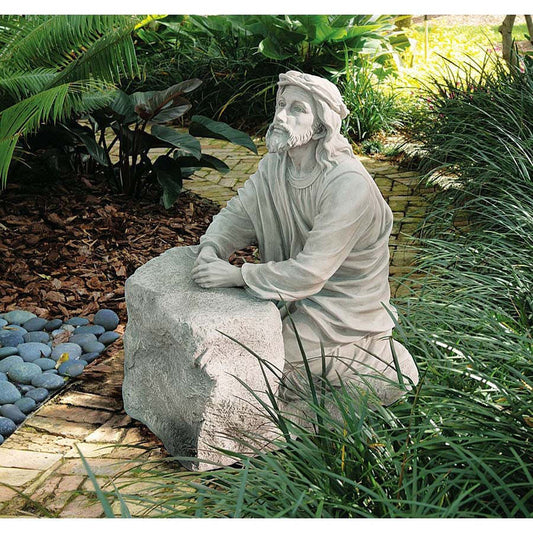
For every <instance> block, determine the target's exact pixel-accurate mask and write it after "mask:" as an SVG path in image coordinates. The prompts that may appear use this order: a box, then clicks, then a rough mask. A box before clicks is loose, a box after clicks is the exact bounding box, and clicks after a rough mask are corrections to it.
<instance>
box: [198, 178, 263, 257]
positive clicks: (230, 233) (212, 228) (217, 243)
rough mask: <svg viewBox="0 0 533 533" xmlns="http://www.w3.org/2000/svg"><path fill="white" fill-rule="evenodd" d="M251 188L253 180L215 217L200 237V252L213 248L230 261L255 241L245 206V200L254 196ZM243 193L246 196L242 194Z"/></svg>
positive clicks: (249, 180) (252, 227) (252, 226)
mask: <svg viewBox="0 0 533 533" xmlns="http://www.w3.org/2000/svg"><path fill="white" fill-rule="evenodd" d="M252 177H253V176H252ZM251 188H253V182H252V178H250V179H248V180H247V182H246V184H245V186H244V187H243V188H242V189H240V190H239V194H238V195H237V196H234V197H233V198H232V199H231V200H230V201H229V202H228V204H227V205H226V207H224V208H223V209H222V210H221V211H220V213H218V214H217V215H215V216H214V217H213V221H212V222H211V224H210V225H209V227H208V228H207V231H206V232H205V234H204V235H203V236H202V237H200V246H199V249H200V250H201V249H202V248H204V247H205V246H213V247H214V248H215V249H216V251H217V255H218V256H219V257H220V258H222V259H228V258H229V256H230V255H231V254H232V253H233V252H234V251H235V250H240V249H241V248H244V247H246V246H248V245H250V244H251V243H252V242H253V241H254V240H255V229H254V225H253V223H252V220H251V219H250V217H249V216H248V214H247V212H246V210H245V209H244V205H243V198H244V199H246V198H250V197H252V196H253V195H251V194H250V191H249V190H248V189H251ZM243 189H247V190H246V191H243ZM241 191H243V192H244V194H241Z"/></svg>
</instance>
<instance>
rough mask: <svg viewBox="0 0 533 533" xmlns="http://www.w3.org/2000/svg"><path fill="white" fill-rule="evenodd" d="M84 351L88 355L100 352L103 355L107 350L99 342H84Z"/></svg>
mask: <svg viewBox="0 0 533 533" xmlns="http://www.w3.org/2000/svg"><path fill="white" fill-rule="evenodd" d="M82 348H83V351H84V352H86V353H93V352H98V353H102V352H103V351H104V350H105V344H102V343H101V342H98V341H92V342H84V343H83V345H82Z"/></svg>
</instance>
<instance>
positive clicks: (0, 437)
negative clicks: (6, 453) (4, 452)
mask: <svg viewBox="0 0 533 533" xmlns="http://www.w3.org/2000/svg"><path fill="white" fill-rule="evenodd" d="M3 442H4V437H2V435H0V444H3Z"/></svg>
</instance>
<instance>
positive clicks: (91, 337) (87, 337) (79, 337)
mask: <svg viewBox="0 0 533 533" xmlns="http://www.w3.org/2000/svg"><path fill="white" fill-rule="evenodd" d="M95 340H96V335H95V334H94V333H75V334H74V335H72V337H70V339H69V340H68V341H69V342H73V343H75V344H79V345H80V346H81V347H82V348H83V343H84V342H90V341H95Z"/></svg>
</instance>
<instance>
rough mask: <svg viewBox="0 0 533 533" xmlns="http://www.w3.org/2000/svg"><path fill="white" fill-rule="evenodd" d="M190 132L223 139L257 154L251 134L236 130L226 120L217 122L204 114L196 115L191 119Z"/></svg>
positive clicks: (200, 135)
mask: <svg viewBox="0 0 533 533" xmlns="http://www.w3.org/2000/svg"><path fill="white" fill-rule="evenodd" d="M189 133H190V134H191V135H194V136H195V137H208V138H211V139H223V140H225V141H229V142H231V143H233V144H238V145H239V146H244V147H245V148H248V150H250V151H252V152H253V153H254V154H257V147H256V146H255V144H254V142H253V141H252V139H251V138H250V136H249V135H248V134H246V133H244V132H243V131H240V130H236V129H235V128H232V127H231V126H229V125H228V124H226V123H224V122H217V121H216V120H211V119H210V118H207V117H204V116H202V115H194V116H193V117H192V119H191V125H190V127H189Z"/></svg>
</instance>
